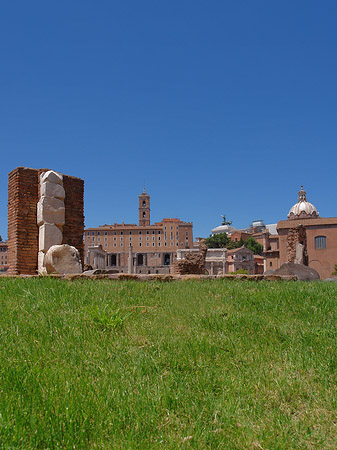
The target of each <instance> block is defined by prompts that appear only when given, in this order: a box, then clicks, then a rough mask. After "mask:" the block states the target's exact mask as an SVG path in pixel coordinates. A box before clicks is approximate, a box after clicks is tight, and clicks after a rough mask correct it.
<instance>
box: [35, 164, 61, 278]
mask: <svg viewBox="0 0 337 450" xmlns="http://www.w3.org/2000/svg"><path fill="white" fill-rule="evenodd" d="M64 198H65V191H64V188H63V176H62V175H61V174H60V173H58V172H55V171H53V170H48V171H47V172H43V173H42V174H41V175H40V200H39V202H38V204H37V224H38V226H39V254H38V272H39V273H46V267H45V254H46V253H47V252H48V250H49V249H50V248H51V247H52V246H54V245H60V244H62V239H63V235H62V228H63V225H64V223H65V206H64Z"/></svg>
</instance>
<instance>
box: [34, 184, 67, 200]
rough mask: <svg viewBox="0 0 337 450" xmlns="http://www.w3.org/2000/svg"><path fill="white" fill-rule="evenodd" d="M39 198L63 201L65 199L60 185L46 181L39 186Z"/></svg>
mask: <svg viewBox="0 0 337 450" xmlns="http://www.w3.org/2000/svg"><path fill="white" fill-rule="evenodd" d="M40 196H41V197H56V198H59V199H61V200H63V199H64V197H65V191H64V188H63V186H61V185H60V184H56V183H50V182H49V181H46V182H45V183H42V184H41V186H40Z"/></svg>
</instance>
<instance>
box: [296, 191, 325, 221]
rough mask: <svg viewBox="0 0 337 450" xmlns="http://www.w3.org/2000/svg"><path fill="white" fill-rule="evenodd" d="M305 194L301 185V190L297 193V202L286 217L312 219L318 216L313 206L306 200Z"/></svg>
mask: <svg viewBox="0 0 337 450" xmlns="http://www.w3.org/2000/svg"><path fill="white" fill-rule="evenodd" d="M306 194H307V193H306V192H305V191H304V190H303V186H301V190H300V191H299V193H298V202H297V203H295V205H294V206H293V207H292V208H291V209H290V211H289V214H288V219H301V218H308V219H310V218H311V219H314V218H316V217H318V216H319V214H318V212H317V209H316V208H315V206H314V205H313V204H312V203H309V202H308V201H307V195H306Z"/></svg>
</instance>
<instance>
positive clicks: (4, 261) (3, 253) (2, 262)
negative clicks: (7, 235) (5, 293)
mask: <svg viewBox="0 0 337 450" xmlns="http://www.w3.org/2000/svg"><path fill="white" fill-rule="evenodd" d="M7 249H8V246H7V242H0V273H4V272H6V271H7V270H8V257H7Z"/></svg>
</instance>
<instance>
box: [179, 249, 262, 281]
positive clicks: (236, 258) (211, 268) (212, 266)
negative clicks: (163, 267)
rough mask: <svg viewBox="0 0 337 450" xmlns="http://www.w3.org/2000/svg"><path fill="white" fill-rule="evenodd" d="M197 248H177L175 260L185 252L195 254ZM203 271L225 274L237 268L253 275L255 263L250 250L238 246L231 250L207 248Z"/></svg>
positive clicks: (211, 273)
mask: <svg viewBox="0 0 337 450" xmlns="http://www.w3.org/2000/svg"><path fill="white" fill-rule="evenodd" d="M198 252H199V250H198V249H197V248H194V249H179V250H177V260H178V261H179V260H183V259H185V258H186V256H187V254H189V253H195V254H197V253H198ZM204 267H205V271H206V273H207V274H209V275H225V274H228V273H233V272H236V271H237V270H240V269H241V270H242V269H243V270H246V271H247V273H248V275H253V274H255V273H258V272H256V269H255V268H256V264H255V258H254V254H253V252H252V251H251V250H249V249H247V248H245V247H240V248H234V249H232V250H227V249H226V248H209V249H207V252H206V257H205V264H204Z"/></svg>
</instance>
